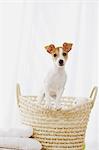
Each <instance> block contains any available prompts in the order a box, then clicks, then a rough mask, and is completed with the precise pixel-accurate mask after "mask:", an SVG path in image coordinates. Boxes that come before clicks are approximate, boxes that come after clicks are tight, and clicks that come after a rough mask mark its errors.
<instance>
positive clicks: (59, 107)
mask: <svg viewBox="0 0 99 150" xmlns="http://www.w3.org/2000/svg"><path fill="white" fill-rule="evenodd" d="M55 109H57V110H60V109H61V105H60V103H59V102H57V103H55Z"/></svg>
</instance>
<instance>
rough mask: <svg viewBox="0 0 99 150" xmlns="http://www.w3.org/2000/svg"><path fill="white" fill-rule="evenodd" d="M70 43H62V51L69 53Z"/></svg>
mask: <svg viewBox="0 0 99 150" xmlns="http://www.w3.org/2000/svg"><path fill="white" fill-rule="evenodd" d="M72 45H73V44H72V43H63V50H64V51H66V52H69V51H70V50H71V49H72Z"/></svg>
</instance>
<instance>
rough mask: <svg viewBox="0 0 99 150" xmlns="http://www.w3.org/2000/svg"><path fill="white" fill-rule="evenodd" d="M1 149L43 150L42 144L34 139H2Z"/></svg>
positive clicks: (0, 140) (0, 139)
mask: <svg viewBox="0 0 99 150" xmlns="http://www.w3.org/2000/svg"><path fill="white" fill-rule="evenodd" d="M0 148H8V149H18V150H41V148H42V146H41V144H40V143H39V142H38V141H37V140H36V139H33V138H16V137H0Z"/></svg>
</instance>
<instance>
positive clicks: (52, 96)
mask: <svg viewBox="0 0 99 150" xmlns="http://www.w3.org/2000/svg"><path fill="white" fill-rule="evenodd" d="M60 59H61V60H63V62H64V65H63V66H60V65H59V60H60ZM66 60H67V58H65V57H64V56H63V50H62V48H59V55H58V56H57V59H54V58H53V62H54V67H53V68H52V69H51V70H50V72H49V73H48V74H47V76H46V78H45V80H44V83H43V87H42V90H41V93H40V96H39V97H38V98H39V102H42V100H43V98H44V97H45V99H46V105H47V106H48V107H49V106H50V100H53V101H55V102H56V105H57V106H58V104H59V101H60V99H61V96H62V94H63V91H64V87H65V83H66V79H67V76H66V72H65V62H66Z"/></svg>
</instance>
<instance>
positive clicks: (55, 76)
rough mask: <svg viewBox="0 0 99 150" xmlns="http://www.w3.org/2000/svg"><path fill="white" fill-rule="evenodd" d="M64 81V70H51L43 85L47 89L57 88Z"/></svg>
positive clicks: (61, 85)
mask: <svg viewBox="0 0 99 150" xmlns="http://www.w3.org/2000/svg"><path fill="white" fill-rule="evenodd" d="M65 82H66V73H65V71H62V72H61V71H53V72H50V73H49V74H48V76H47V78H46V80H45V86H47V89H49V90H53V91H56V90H59V89H60V88H62V87H64V85H65Z"/></svg>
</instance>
